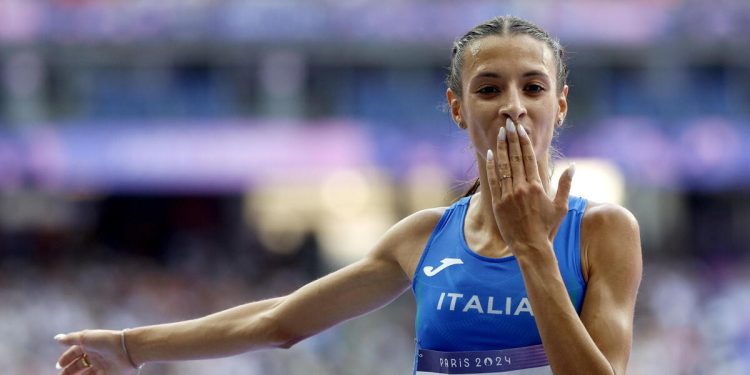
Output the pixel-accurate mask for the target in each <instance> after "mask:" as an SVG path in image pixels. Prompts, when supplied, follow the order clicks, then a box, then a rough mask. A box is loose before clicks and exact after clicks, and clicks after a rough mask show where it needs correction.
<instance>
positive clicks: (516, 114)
mask: <svg viewBox="0 0 750 375" xmlns="http://www.w3.org/2000/svg"><path fill="white" fill-rule="evenodd" d="M501 100H502V101H503V102H502V105H501V106H500V108H499V113H500V116H501V117H503V116H507V117H509V118H510V119H511V120H513V122H515V123H516V124H518V123H520V122H521V121H522V120H523V119H524V117H526V107H525V106H524V104H523V97H522V93H521V92H519V90H518V89H516V88H511V89H508V90H507V91H506V95H503V97H502V99H501Z"/></svg>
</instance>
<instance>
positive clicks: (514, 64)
mask: <svg viewBox="0 0 750 375" xmlns="http://www.w3.org/2000/svg"><path fill="white" fill-rule="evenodd" d="M556 77H557V71H556V67H555V60H554V56H553V54H552V51H551V50H550V48H549V47H547V45H546V44H545V43H543V42H541V41H538V40H536V39H534V38H532V37H530V36H527V35H515V36H488V37H484V38H481V39H478V40H476V41H474V42H473V43H471V44H469V45H468V46H467V48H466V49H465V50H464V56H463V70H462V72H461V80H462V84H463V92H462V93H461V95H460V97H459V96H458V95H455V93H453V92H451V90H450V89H449V90H448V93H447V95H448V103H449V105H450V106H451V114H452V115H453V118H454V120H455V121H456V122H457V123H459V124H462V125H463V127H465V128H466V129H467V130H468V132H469V138H470V139H471V142H472V144H473V146H474V148H475V149H476V152H477V154H478V156H479V157H480V159H484V156H485V155H486V154H487V149H489V148H492V149H493V150H494V147H495V144H496V139H497V134H498V131H499V130H500V127H502V126H505V122H506V120H507V119H508V118H510V119H511V120H513V121H514V122H516V124H519V125H523V126H524V127H525V128H526V130H527V131H528V133H529V136H530V137H531V140H532V143H533V146H534V152H535V153H536V157H537V160H539V161H540V162H541V161H542V160H544V161H545V165H546V160H547V155H548V153H549V148H550V144H551V142H552V134H553V131H554V128H555V126H556V125H557V124H558V123H559V122H558V121H561V119H562V117H563V116H565V112H566V111H567V107H568V106H567V99H566V97H567V93H568V88H567V86H565V87H564V88H563V90H562V91H560V90H558V88H557V87H556Z"/></svg>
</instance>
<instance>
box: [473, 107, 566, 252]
mask: <svg viewBox="0 0 750 375" xmlns="http://www.w3.org/2000/svg"><path fill="white" fill-rule="evenodd" d="M486 168H487V179H488V182H489V188H490V193H491V196H492V210H493V212H494V214H495V221H496V223H497V227H498V229H499V230H500V234H501V235H502V236H503V240H505V242H506V243H507V244H508V246H509V247H510V250H511V251H512V252H513V254H514V255H519V254H518V252H519V251H525V250H524V249H527V248H536V249H544V248H551V242H552V240H553V239H554V237H555V234H557V229H558V228H559V226H560V223H562V220H563V219H564V218H565V215H566V214H567V212H568V195H569V194H570V185H571V183H572V182H573V173H574V172H575V168H574V166H571V167H569V168H568V169H567V170H566V171H565V172H564V173H563V174H562V176H560V180H559V183H558V187H557V194H556V195H555V198H554V199H551V198H550V197H549V196H548V195H547V193H546V192H545V190H544V185H543V184H542V180H541V177H540V175H539V167H538V165H537V161H536V155H535V154H534V149H533V147H532V145H531V139H530V138H529V135H528V133H526V131H525V130H524V129H523V127H522V126H516V125H515V124H513V121H512V120H510V119H508V120H507V122H506V125H505V127H504V128H501V129H500V132H499V133H498V137H497V147H496V150H495V151H492V150H487V165H486Z"/></svg>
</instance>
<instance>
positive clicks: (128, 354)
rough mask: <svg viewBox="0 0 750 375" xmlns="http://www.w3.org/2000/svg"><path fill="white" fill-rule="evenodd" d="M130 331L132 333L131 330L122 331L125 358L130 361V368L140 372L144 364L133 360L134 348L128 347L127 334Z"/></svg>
mask: <svg viewBox="0 0 750 375" xmlns="http://www.w3.org/2000/svg"><path fill="white" fill-rule="evenodd" d="M128 331H130V328H125V329H123V330H122V331H120V344H121V346H122V352H123V356H124V357H125V359H126V360H127V361H128V363H130V366H132V367H133V368H134V369H136V370H138V371H139V372H140V370H141V367H143V363H140V362H137V361H136V360H135V358H133V352H132V346H128V337H126V333H127V332H128ZM128 336H129V335H128Z"/></svg>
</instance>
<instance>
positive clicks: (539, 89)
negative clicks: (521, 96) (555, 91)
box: [526, 84, 544, 94]
mask: <svg viewBox="0 0 750 375" xmlns="http://www.w3.org/2000/svg"><path fill="white" fill-rule="evenodd" d="M526 91H528V92H531V93H533V94H539V93H541V92H542V91H544V87H542V86H541V85H537V84H531V85H528V86H526Z"/></svg>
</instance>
